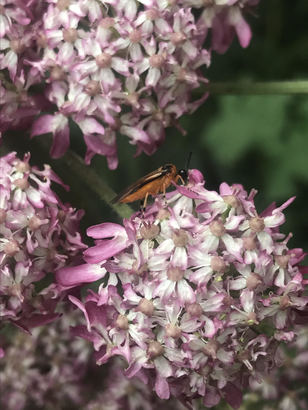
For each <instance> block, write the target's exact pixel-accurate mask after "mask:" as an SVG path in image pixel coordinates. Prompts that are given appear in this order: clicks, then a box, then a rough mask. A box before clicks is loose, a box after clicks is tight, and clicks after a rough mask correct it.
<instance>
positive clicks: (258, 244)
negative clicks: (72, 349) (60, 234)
mask: <svg viewBox="0 0 308 410" xmlns="http://www.w3.org/2000/svg"><path fill="white" fill-rule="evenodd" d="M255 194H256V191H255V190H252V191H251V192H250V193H249V194H248V193H247V192H246V191H245V190H244V188H243V187H242V186H241V185H237V184H235V185H231V186H229V185H228V184H227V183H223V184H221V186H220V189H219V192H216V191H208V190H207V189H206V188H205V187H204V180H203V177H202V175H201V174H200V172H199V171H197V170H191V171H190V172H189V182H188V184H187V185H186V186H177V188H176V190H175V191H173V192H171V193H169V194H167V197H166V198H162V197H157V198H156V200H155V202H154V204H153V205H150V206H148V207H147V209H146V211H145V214H144V215H141V214H140V213H137V214H134V215H133V216H132V217H131V218H130V219H129V220H124V226H121V225H117V224H112V223H103V224H100V225H96V226H93V227H91V228H89V229H88V235H89V236H90V237H92V238H94V239H95V240H96V244H95V246H93V247H92V248H89V249H87V250H86V251H85V252H84V258H85V261H86V263H85V264H83V265H80V266H77V267H72V268H63V269H60V270H59V271H58V273H57V280H58V281H59V282H60V284H61V285H62V286H67V287H73V286H76V285H78V284H80V283H84V282H91V281H95V280H97V279H99V278H103V282H102V284H101V285H100V286H99V289H98V291H97V293H96V292H94V291H92V290H90V291H89V293H88V295H87V297H86V298H85V301H84V302H81V301H80V300H79V299H77V298H76V297H75V296H70V300H71V301H72V302H73V303H74V304H75V305H76V306H77V307H79V308H80V309H81V311H82V312H83V313H84V316H85V320H86V325H84V326H79V327H77V328H75V330H74V333H75V334H76V335H78V336H81V337H83V338H85V339H87V340H90V341H91V342H92V343H93V346H94V349H95V351H96V360H97V363H98V364H104V363H106V362H108V360H109V359H110V358H111V357H113V356H115V355H119V356H122V357H123V358H124V359H125V360H126V362H127V369H126V371H125V374H126V376H127V377H129V378H130V377H133V376H138V377H139V378H140V379H141V380H143V382H144V383H146V384H148V385H150V386H152V388H153V389H154V390H155V392H156V393H157V395H158V396H159V397H160V398H161V399H169V398H170V397H177V398H178V399H180V400H181V401H182V402H184V403H186V405H187V406H190V405H191V403H192V401H193V400H194V399H197V398H200V399H202V402H203V405H205V406H207V407H211V406H214V405H216V404H218V403H219V401H220V400H221V398H224V399H225V400H227V402H228V403H229V404H230V405H231V406H233V407H234V408H237V407H239V405H240V403H241V400H242V390H243V388H245V387H247V385H248V384H249V383H252V382H253V381H254V380H260V379H262V377H263V376H264V375H265V374H266V373H267V372H268V370H269V369H270V368H271V367H272V366H275V364H277V363H278V361H279V357H278V356H279V354H278V350H277V348H278V346H279V345H281V344H282V343H288V342H290V341H292V340H293V339H294V331H293V328H294V323H295V321H296V318H297V316H298V315H299V312H300V311H302V310H304V309H305V307H306V305H307V302H308V298H307V297H305V296H304V295H303V288H304V282H303V275H302V271H301V270H302V268H301V267H299V266H298V263H299V262H300V261H301V260H302V259H303V258H304V256H305V254H304V253H303V251H302V249H289V248H288V246H287V243H288V240H289V239H290V237H291V235H289V236H287V237H285V235H283V234H282V233H280V232H279V226H280V225H281V224H283V223H284V221H285V217H284V214H283V210H284V209H285V208H286V207H287V206H288V205H289V204H290V203H291V202H292V201H293V199H294V198H291V199H289V200H288V201H287V202H285V203H284V204H283V205H281V206H280V207H276V206H275V204H272V205H270V206H269V207H268V208H267V209H266V210H265V211H264V212H262V213H261V214H258V212H257V210H256V208H255V204H254V196H255Z"/></svg>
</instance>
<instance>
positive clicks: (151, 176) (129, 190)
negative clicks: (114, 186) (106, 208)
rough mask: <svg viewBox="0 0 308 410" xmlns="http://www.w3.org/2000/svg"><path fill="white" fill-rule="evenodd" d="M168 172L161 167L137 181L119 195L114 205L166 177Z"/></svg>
mask: <svg viewBox="0 0 308 410" xmlns="http://www.w3.org/2000/svg"><path fill="white" fill-rule="evenodd" d="M168 172H169V170H167V169H164V167H160V168H158V169H156V170H155V171H152V172H150V173H149V174H147V175H145V176H144V177H142V178H140V179H138V181H136V182H135V183H134V184H132V185H130V186H129V187H127V188H126V189H125V190H124V191H122V192H121V193H120V194H119V195H117V196H116V197H115V198H114V199H113V200H112V201H111V202H112V203H113V204H114V203H117V202H121V201H122V200H123V199H124V198H126V197H127V196H129V195H132V194H134V193H136V192H138V191H139V190H140V189H141V188H143V187H144V186H145V185H147V184H150V183H151V182H153V181H156V180H157V179H159V178H161V177H162V176H164V175H166V174H167V173H168Z"/></svg>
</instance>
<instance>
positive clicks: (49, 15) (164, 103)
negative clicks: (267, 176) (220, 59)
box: [0, 0, 258, 169]
mask: <svg viewBox="0 0 308 410" xmlns="http://www.w3.org/2000/svg"><path fill="white" fill-rule="evenodd" d="M257 3H258V0H207V1H204V0H202V1H201V0H180V1H170V2H166V1H162V0H143V1H141V0H140V1H139V0H127V1H116V0H105V1H102V0H27V1H26V2H24V1H21V0H1V2H0V25H1V29H0V39H1V48H0V68H1V70H2V74H1V77H0V104H1V106H2V107H0V123H1V127H0V132H1V131H5V130H7V129H12V128H15V127H21V126H22V127H25V126H29V125H30V124H32V132H31V134H32V136H35V135H41V134H45V133H52V134H53V145H52V148H51V155H52V156H53V157H60V156H61V155H63V153H64V152H65V151H66V150H67V148H68V146H69V119H71V120H73V121H74V122H75V123H76V124H78V126H79V128H80V129H81V131H82V133H83V135H84V140H85V143H86V146H87V153H86V158H85V159H86V162H87V163H89V162H90V160H91V158H92V157H93V155H95V154H100V155H104V156H106V158H107V161H108V165H109V167H110V168H111V169H114V168H116V167H117V164H118V159H117V147H116V135H117V133H120V134H122V135H125V136H127V137H128V138H129V141H130V143H131V144H134V145H137V154H139V153H140V152H145V153H147V154H149V155H150V154H152V153H153V152H154V151H155V150H156V149H157V147H158V145H159V144H160V143H161V142H162V141H163V139H164V137H165V128H166V127H168V126H172V125H176V126H178V127H179V128H180V126H179V125H178V124H177V119H178V118H179V117H180V116H182V115H183V114H184V113H189V112H192V111H193V110H195V109H196V108H197V107H198V106H199V105H200V104H201V103H202V101H204V99H205V98H206V96H207V93H205V94H204V95H203V97H201V98H200V99H198V100H193V98H192V96H191V91H192V90H193V89H195V88H198V87H200V85H201V84H202V83H204V82H207V80H206V78H205V77H204V75H203V74H202V72H201V68H202V67H206V66H208V65H209V64H210V53H209V51H208V50H206V49H205V48H204V46H203V45H204V41H205V39H206V38H207V37H208V33H209V31H210V32H211V41H212V47H211V48H212V49H214V50H217V51H219V52H224V51H226V49H227V48H228V47H229V45H230V43H231V41H232V39H233V37H234V35H235V34H237V36H238V38H239V41H240V43H241V45H242V46H244V47H246V46H247V45H248V44H249V41H250V38H251V31H250V28H249V26H248V24H247V23H246V21H245V19H244V17H243V13H244V11H245V10H247V9H249V8H251V7H254V6H256V4H257ZM41 90H43V94H42V91H41ZM43 112H44V114H42V113H43ZM39 114H42V115H41V116H39ZM180 129H181V128H180ZM182 131H183V130H182Z"/></svg>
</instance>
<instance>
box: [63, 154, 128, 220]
mask: <svg viewBox="0 0 308 410" xmlns="http://www.w3.org/2000/svg"><path fill="white" fill-rule="evenodd" d="M64 161H65V163H66V164H67V165H68V166H69V167H70V170H71V171H73V172H74V174H75V175H76V176H77V177H78V178H80V179H82V180H83V181H84V182H85V183H86V184H87V185H88V186H89V187H90V188H91V189H92V191H94V192H95V193H96V194H97V195H98V196H99V198H100V199H102V200H103V201H104V202H106V203H107V205H108V206H110V207H111V208H113V209H114V210H115V212H117V214H118V215H119V216H120V217H121V218H129V217H130V216H131V214H132V213H133V210H132V208H131V207H130V206H128V205H127V204H112V203H111V201H112V199H113V198H114V197H115V196H116V194H115V192H114V191H113V190H112V189H111V188H110V186H109V185H108V184H107V183H106V182H105V181H104V180H103V179H102V178H101V177H100V176H99V175H98V174H97V173H96V172H95V171H93V169H91V168H90V167H89V166H88V165H85V163H84V161H83V159H82V158H80V157H79V155H77V154H75V152H73V151H71V150H68V151H67V152H66V154H65V156H64Z"/></svg>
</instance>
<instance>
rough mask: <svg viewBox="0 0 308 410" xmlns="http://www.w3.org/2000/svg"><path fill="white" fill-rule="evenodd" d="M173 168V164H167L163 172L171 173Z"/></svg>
mask: <svg viewBox="0 0 308 410" xmlns="http://www.w3.org/2000/svg"><path fill="white" fill-rule="evenodd" d="M172 168H173V165H172V164H165V165H164V166H163V167H162V170H163V171H167V172H171V170H172Z"/></svg>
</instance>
